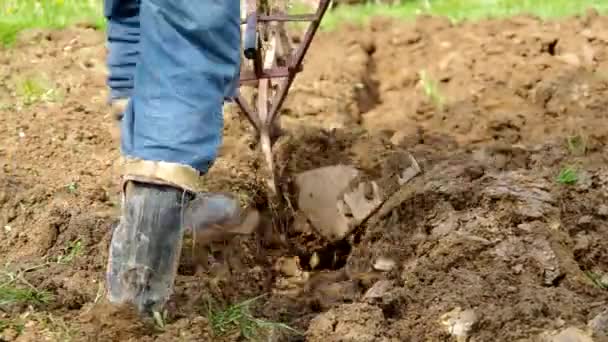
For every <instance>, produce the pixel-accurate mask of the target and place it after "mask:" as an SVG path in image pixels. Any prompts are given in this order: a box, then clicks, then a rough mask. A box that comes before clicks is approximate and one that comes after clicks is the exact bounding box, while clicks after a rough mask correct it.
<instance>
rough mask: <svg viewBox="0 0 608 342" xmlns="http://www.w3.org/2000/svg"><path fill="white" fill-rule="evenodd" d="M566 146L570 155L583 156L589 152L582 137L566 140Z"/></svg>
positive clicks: (577, 136) (574, 136)
mask: <svg viewBox="0 0 608 342" xmlns="http://www.w3.org/2000/svg"><path fill="white" fill-rule="evenodd" d="M566 144H567V146H568V151H569V152H570V154H572V155H575V156H582V155H584V154H585V153H586V152H587V141H586V139H585V138H583V137H582V136H581V135H573V136H570V137H568V138H566Z"/></svg>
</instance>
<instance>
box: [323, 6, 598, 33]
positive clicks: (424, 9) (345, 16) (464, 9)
mask: <svg viewBox="0 0 608 342" xmlns="http://www.w3.org/2000/svg"><path fill="white" fill-rule="evenodd" d="M590 8H595V9H597V10H598V11H600V12H603V13H606V12H608V1H605V0H428V1H424V0H414V1H407V0H405V1H402V2H401V4H398V5H394V6H378V5H373V4H369V5H359V6H342V7H341V8H340V7H338V9H336V10H335V11H334V12H333V13H331V14H329V15H328V16H327V17H326V18H325V19H324V21H323V25H322V26H323V28H325V29H332V28H335V27H336V26H338V25H340V24H341V23H343V22H354V23H365V22H367V21H368V20H369V19H370V18H371V17H374V16H387V17H394V18H401V19H412V18H415V17H416V16H417V15H420V14H431V15H439V16H444V17H448V18H450V19H451V20H452V21H454V22H458V21H462V20H478V19H484V18H501V17H509V16H513V15H517V14H533V15H537V16H539V17H541V18H556V17H565V16H571V15H576V14H582V13H584V12H585V11H586V10H588V9H590Z"/></svg>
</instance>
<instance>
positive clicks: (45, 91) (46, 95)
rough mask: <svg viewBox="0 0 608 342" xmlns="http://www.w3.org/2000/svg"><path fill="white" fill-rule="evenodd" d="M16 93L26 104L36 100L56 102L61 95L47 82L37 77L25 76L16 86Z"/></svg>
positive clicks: (33, 102) (28, 104)
mask: <svg viewBox="0 0 608 342" xmlns="http://www.w3.org/2000/svg"><path fill="white" fill-rule="evenodd" d="M17 95H18V96H19V98H21V101H22V102H23V104H24V105H26V106H30V105H32V104H35V103H37V102H56V101H58V100H59V99H60V97H61V96H60V94H59V92H58V91H57V90H56V89H54V88H53V87H51V86H50V85H48V82H46V81H44V80H42V79H38V78H26V79H24V80H23V81H21V82H20V83H19V84H18V86H17Z"/></svg>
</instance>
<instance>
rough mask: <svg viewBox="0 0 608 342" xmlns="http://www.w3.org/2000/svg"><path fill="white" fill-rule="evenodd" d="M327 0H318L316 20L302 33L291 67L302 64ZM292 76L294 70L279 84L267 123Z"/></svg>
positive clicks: (284, 96)
mask: <svg viewBox="0 0 608 342" xmlns="http://www.w3.org/2000/svg"><path fill="white" fill-rule="evenodd" d="M329 1H330V0H321V1H320V3H319V7H318V8H317V12H316V20H315V21H313V22H312V23H311V24H310V26H309V27H308V30H307V31H306V34H305V35H304V39H303V41H302V44H301V45H300V46H298V48H297V50H296V53H295V59H294V60H292V61H290V65H291V66H292V67H295V66H299V65H301V64H302V61H303V60H304V55H305V54H306V52H308V48H309V47H310V44H311V43H312V38H313V37H314V35H315V33H316V32H317V29H318V28H319V24H320V21H321V18H323V16H324V15H325V12H326V11H327V9H328V7H329ZM294 69H295V68H294ZM294 78H295V72H291V73H290V75H289V77H287V78H286V79H285V80H284V81H283V83H282V84H281V85H280V87H279V90H278V92H277V94H276V95H275V98H274V99H275V100H276V102H273V103H272V107H271V108H270V112H269V113H268V115H269V120H268V121H269V123H272V122H273V121H274V118H275V117H276V114H277V112H278V111H279V108H281V106H282V105H283V103H284V102H285V98H286V97H287V92H288V91H289V88H290V87H291V84H292V83H293V81H294Z"/></svg>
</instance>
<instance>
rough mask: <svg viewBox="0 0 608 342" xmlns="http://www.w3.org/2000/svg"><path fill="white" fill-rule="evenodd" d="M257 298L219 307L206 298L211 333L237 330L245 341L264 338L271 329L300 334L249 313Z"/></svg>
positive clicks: (206, 312)
mask: <svg viewBox="0 0 608 342" xmlns="http://www.w3.org/2000/svg"><path fill="white" fill-rule="evenodd" d="M259 298H260V297H256V298H252V299H249V300H246V301H243V302H241V303H237V304H233V305H229V306H227V307H221V306H220V305H218V304H217V303H214V302H212V301H211V300H207V302H206V303H205V307H204V313H205V315H206V316H207V319H208V320H209V325H210V326H211V329H212V330H213V333H214V334H215V335H216V336H225V335H228V334H233V333H235V332H238V333H239V334H240V336H241V337H243V338H244V339H246V340H247V341H259V340H264V338H265V337H267V336H268V335H269V334H271V333H272V332H273V331H288V332H291V333H295V334H300V333H299V332H298V331H297V330H295V329H293V328H291V327H289V326H288V325H286V324H283V323H277V322H270V321H266V320H263V319H259V318H256V317H254V316H253V315H252V313H251V305H252V304H253V303H254V302H255V301H257V300H258V299H259Z"/></svg>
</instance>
